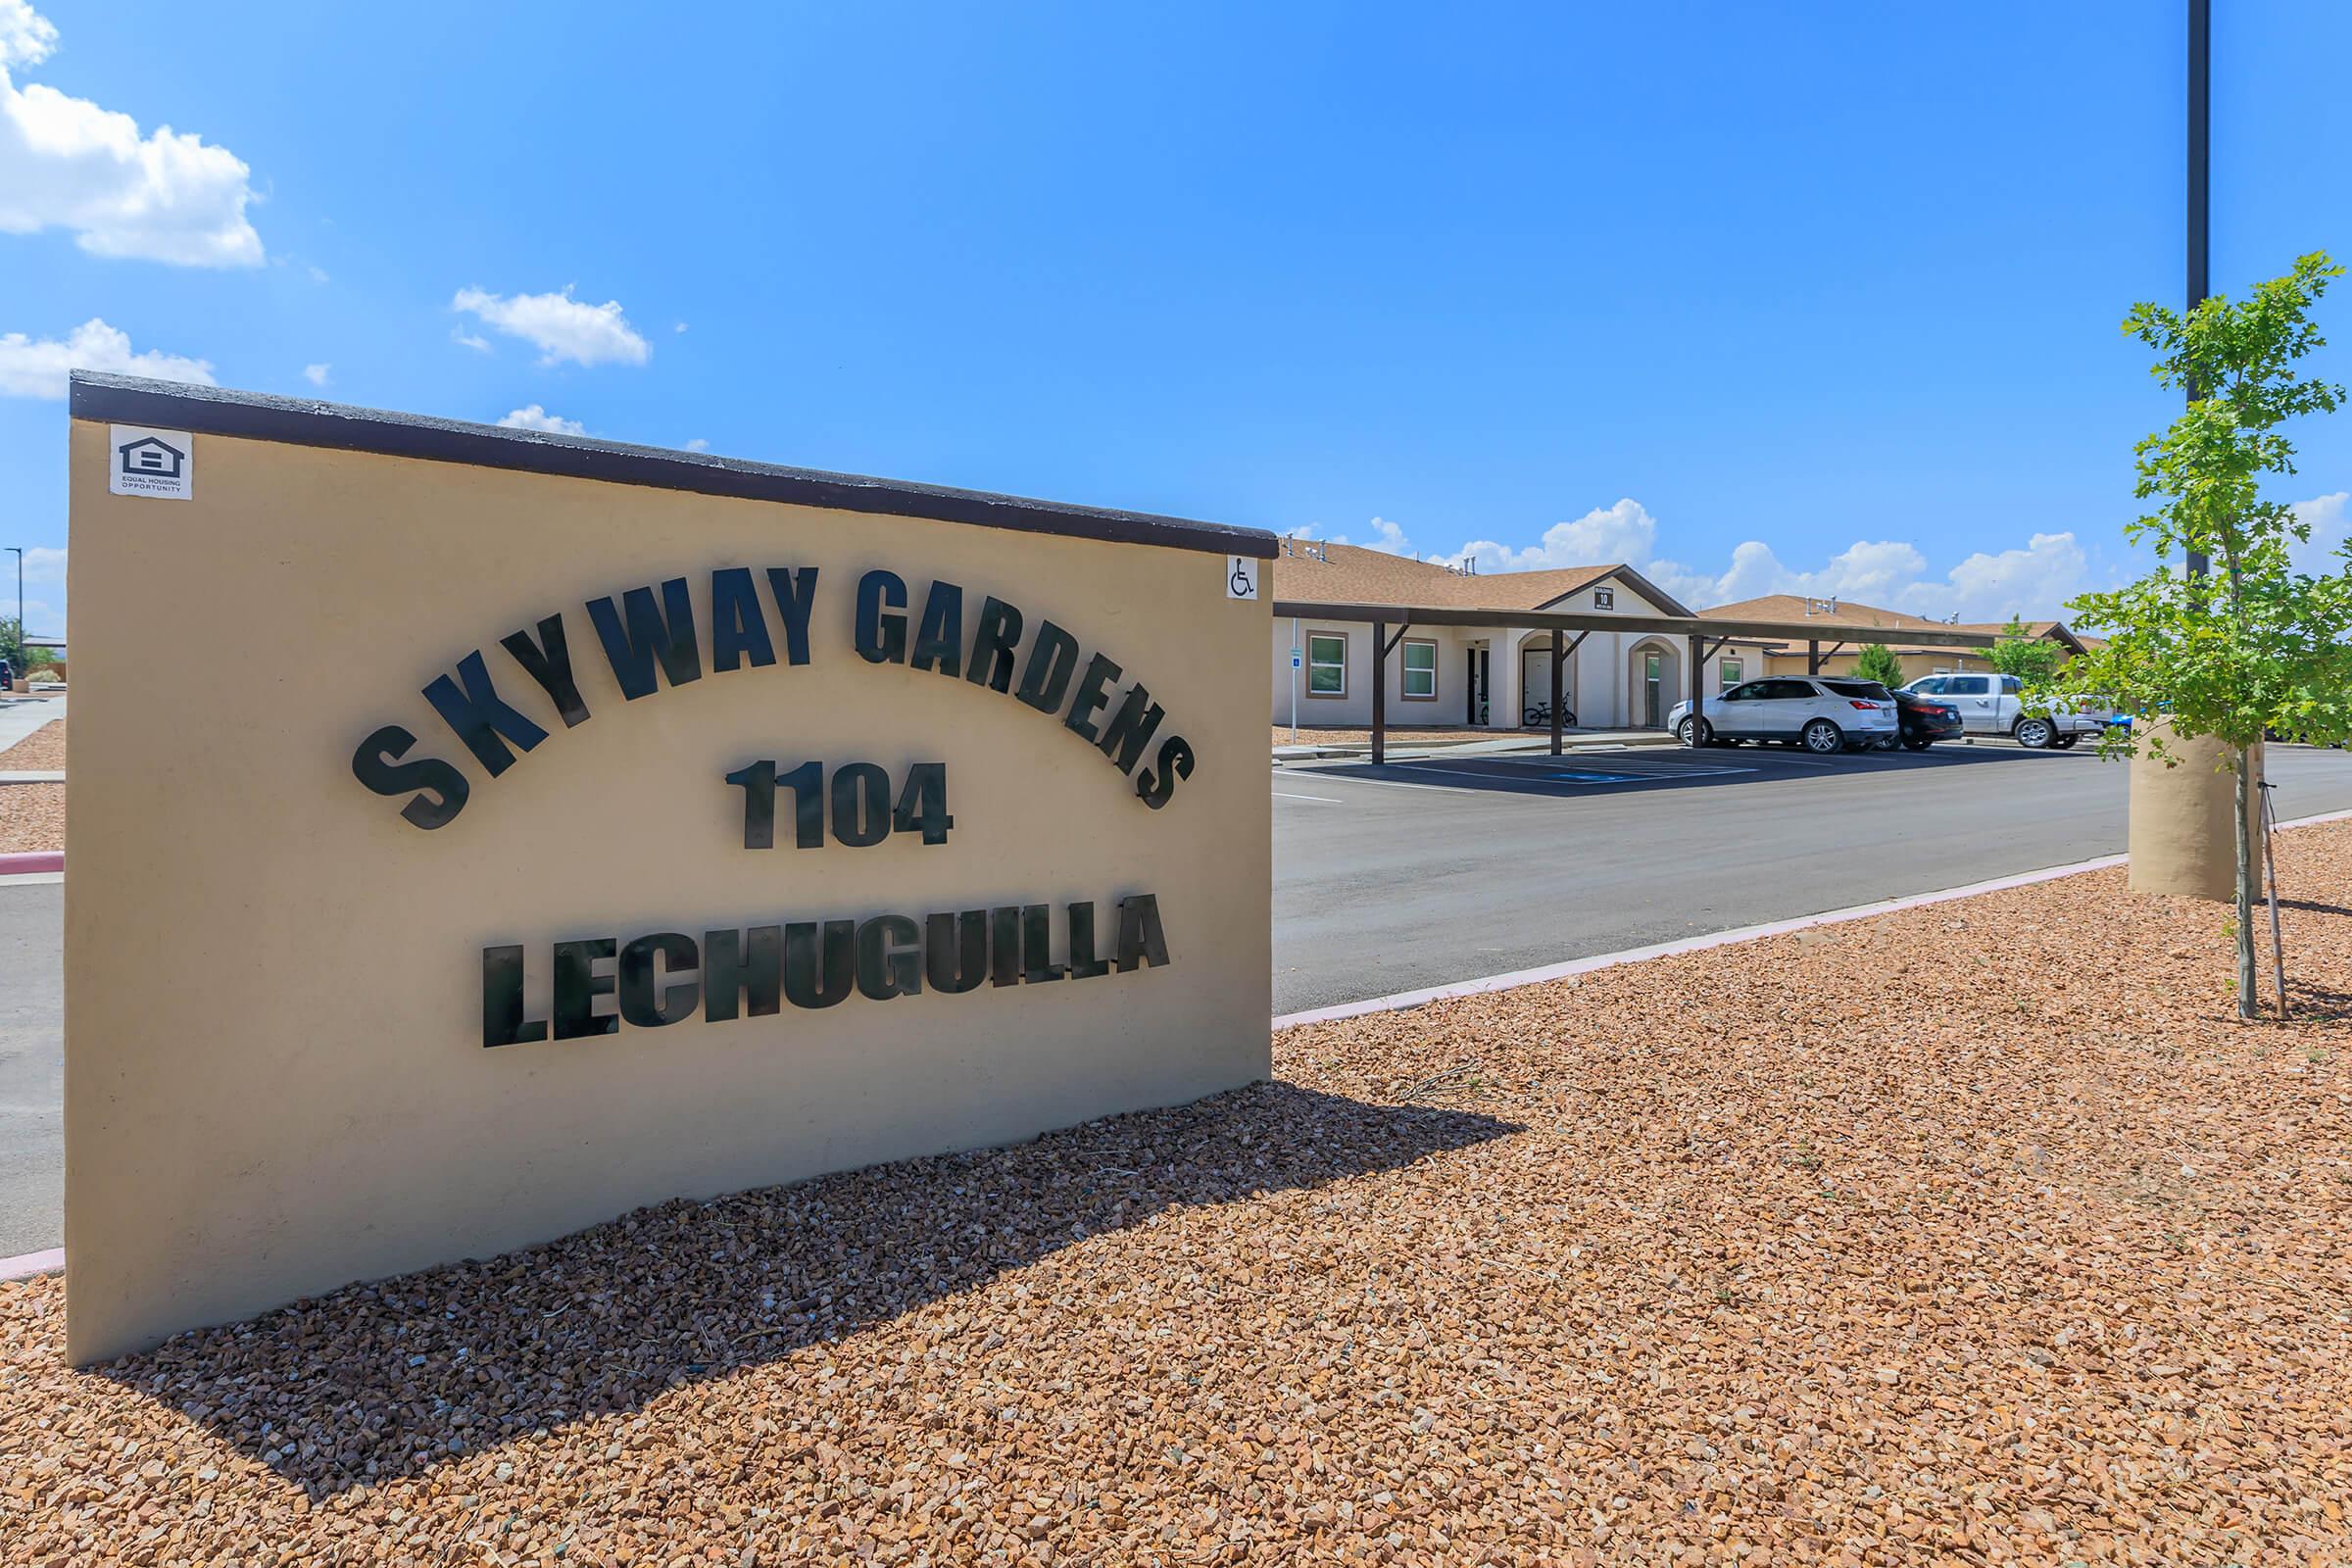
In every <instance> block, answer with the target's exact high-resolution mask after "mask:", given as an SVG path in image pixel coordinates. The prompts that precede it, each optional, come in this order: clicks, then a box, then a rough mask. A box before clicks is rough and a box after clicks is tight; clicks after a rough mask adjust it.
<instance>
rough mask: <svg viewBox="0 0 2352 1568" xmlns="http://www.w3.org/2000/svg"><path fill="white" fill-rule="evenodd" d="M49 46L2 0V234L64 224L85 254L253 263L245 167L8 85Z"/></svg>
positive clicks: (37, 27)
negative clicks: (12, 70)
mask: <svg viewBox="0 0 2352 1568" xmlns="http://www.w3.org/2000/svg"><path fill="white" fill-rule="evenodd" d="M141 41H142V40H135V39H126V40H123V42H124V43H125V44H134V45H135V44H137V43H139V42H141ZM56 46H57V28H56V27H54V26H52V25H50V24H49V22H48V21H47V20H46V19H45V18H43V17H41V16H39V15H38V14H36V13H35V12H34V11H33V10H32V8H31V7H30V6H29V5H27V4H25V0H0V233H9V234H33V233H38V232H39V231H40V230H42V229H44V228H66V229H71V230H73V235H74V243H75V244H77V245H79V246H80V247H81V248H82V249H83V250H85V251H87V252H89V253H90V254H91V255H93V256H109V257H124V258H131V259H135V260H140V261H150V262H169V263H172V264H173V265H175V266H180V267H259V266H260V265H261V264H262V261H263V254H262V237H261V235H259V234H257V233H255V232H254V228H253V224H252V223H250V222H248V221H246V218H245V207H246V204H247V203H249V202H252V201H254V200H257V199H258V198H257V197H256V196H255V193H254V190H253V186H252V185H251V184H250V183H249V182H248V176H249V175H250V174H251V173H252V171H251V170H250V169H248V168H247V167H246V165H245V162H244V160H242V159H240V158H238V157H237V156H236V155H235V154H234V153H232V152H230V151H229V150H228V149H227V148H225V147H210V146H207V145H205V142H204V139H203V138H202V137H200V136H192V135H181V134H178V133H176V132H174V131H173V130H172V127H171V126H169V125H161V126H158V127H157V128H156V130H155V132H154V134H153V135H148V136H142V135H140V133H139V123H138V122H137V121H135V120H133V119H132V118H131V117H130V116H128V115H125V114H121V113H119V112H116V111H114V110H108V109H101V108H99V107H98V105H96V104H94V103H92V102H90V100H88V99H86V98H69V97H67V96H66V95H65V94H64V93H61V92H59V91H57V90H56V89H55V88H53V87H45V86H42V85H41V84H40V83H38V82H32V83H28V84H27V85H25V86H24V87H19V86H18V85H17V84H16V83H15V82H14V81H12V80H11V79H10V77H9V73H8V68H9V67H11V66H35V65H38V64H40V63H41V62H42V61H43V60H45V59H47V58H48V57H49V54H50V53H51V51H52V50H54V49H55V48H56Z"/></svg>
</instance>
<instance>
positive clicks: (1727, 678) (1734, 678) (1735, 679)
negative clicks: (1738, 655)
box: [1716, 659, 1745, 692]
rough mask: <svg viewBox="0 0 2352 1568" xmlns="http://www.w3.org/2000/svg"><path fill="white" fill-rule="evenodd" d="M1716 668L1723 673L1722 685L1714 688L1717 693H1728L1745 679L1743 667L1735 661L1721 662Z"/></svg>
mask: <svg viewBox="0 0 2352 1568" xmlns="http://www.w3.org/2000/svg"><path fill="white" fill-rule="evenodd" d="M1716 667H1717V668H1718V669H1720V670H1721V671H1722V672H1723V684H1721V685H1720V686H1718V687H1717V688H1716V690H1717V691H1726V692H1728V691H1730V690H1731V689H1732V688H1733V687H1735V686H1737V685H1739V684H1740V681H1741V680H1742V679H1744V678H1745V674H1744V670H1745V666H1744V665H1742V664H1741V663H1740V661H1739V660H1737V659H1726V660H1722V661H1720V662H1718V663H1717V666H1716Z"/></svg>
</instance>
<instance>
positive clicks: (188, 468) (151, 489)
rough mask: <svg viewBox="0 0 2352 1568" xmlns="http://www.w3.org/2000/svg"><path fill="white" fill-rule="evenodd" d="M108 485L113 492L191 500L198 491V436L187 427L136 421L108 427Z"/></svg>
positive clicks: (123, 494)
mask: <svg viewBox="0 0 2352 1568" xmlns="http://www.w3.org/2000/svg"><path fill="white" fill-rule="evenodd" d="M106 445H107V454H106V488H107V492H108V493H109V494H111V495H118V496H151V497H162V498H163V499H165V500H170V501H187V500H190V499H192V498H193V497H194V496H195V494H196V437H195V436H194V435H192V434H190V433H189V432H188V431H185V430H149V429H144V428H142V427H140V426H138V425H134V424H118V425H112V426H110V427H109V429H108V434H107V439H106Z"/></svg>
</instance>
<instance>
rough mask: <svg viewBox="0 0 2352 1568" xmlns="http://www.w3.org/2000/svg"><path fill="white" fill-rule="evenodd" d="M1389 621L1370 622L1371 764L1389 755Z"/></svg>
mask: <svg viewBox="0 0 2352 1568" xmlns="http://www.w3.org/2000/svg"><path fill="white" fill-rule="evenodd" d="M1388 636H1389V623H1388V622H1387V621H1385V620H1376V621H1374V622H1373V623H1372V765H1373V766H1374V767H1378V766H1379V765H1380V764H1381V763H1383V762H1385V761H1387V760H1388V757H1389V735H1388V729H1389V704H1388V692H1389V647H1388Z"/></svg>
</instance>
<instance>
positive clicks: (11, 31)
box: [0, 0, 57, 66]
mask: <svg viewBox="0 0 2352 1568" xmlns="http://www.w3.org/2000/svg"><path fill="white" fill-rule="evenodd" d="M56 48H57V25H56V24H54V23H52V22H51V21H50V20H49V19H48V18H47V17H44V16H41V15H40V14H39V13H37V12H35V11H34V10H33V9H32V7H31V6H29V5H27V4H25V0H0V66H37V65H39V64H40V63H41V62H42V61H44V60H46V59H48V58H49V56H50V54H51V52H52V51H54V50H55V49H56Z"/></svg>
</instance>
